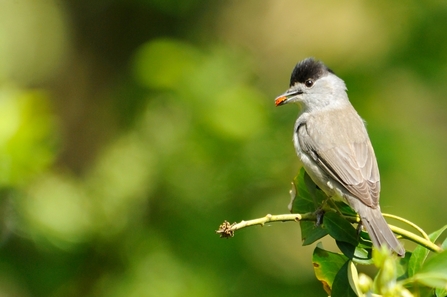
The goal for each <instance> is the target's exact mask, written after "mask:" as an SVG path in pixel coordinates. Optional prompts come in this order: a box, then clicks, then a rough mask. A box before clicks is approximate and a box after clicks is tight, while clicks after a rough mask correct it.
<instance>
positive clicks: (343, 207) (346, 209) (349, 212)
mask: <svg viewBox="0 0 447 297" xmlns="http://www.w3.org/2000/svg"><path fill="white" fill-rule="evenodd" d="M334 203H335V205H336V206H337V208H338V210H339V211H340V212H341V213H342V214H344V215H346V216H353V217H355V216H357V213H356V212H355V211H354V210H353V209H352V208H351V207H350V206H349V205H347V204H346V203H344V202H343V201H334Z"/></svg>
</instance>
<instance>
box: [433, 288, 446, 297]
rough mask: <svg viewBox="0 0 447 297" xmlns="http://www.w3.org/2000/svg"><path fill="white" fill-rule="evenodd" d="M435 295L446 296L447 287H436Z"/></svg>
mask: <svg viewBox="0 0 447 297" xmlns="http://www.w3.org/2000/svg"><path fill="white" fill-rule="evenodd" d="M435 296H436V297H445V296H447V289H439V288H438V289H436V290H435Z"/></svg>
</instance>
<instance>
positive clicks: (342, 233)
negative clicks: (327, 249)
mask: <svg viewBox="0 0 447 297" xmlns="http://www.w3.org/2000/svg"><path fill="white" fill-rule="evenodd" d="M323 224H324V226H325V228H326V229H327V230H328V232H329V235H331V236H332V237H333V238H334V239H335V240H338V241H344V242H347V243H350V244H351V245H353V246H357V244H358V240H357V231H356V230H355V228H354V227H353V226H352V225H351V223H349V222H348V221H347V220H346V219H345V218H344V217H342V216H341V215H340V214H338V213H335V212H328V213H326V214H325V215H324V218H323Z"/></svg>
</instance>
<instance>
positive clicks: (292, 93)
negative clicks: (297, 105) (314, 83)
mask: <svg viewBox="0 0 447 297" xmlns="http://www.w3.org/2000/svg"><path fill="white" fill-rule="evenodd" d="M301 94H303V91H302V90H301V89H300V88H298V89H289V90H287V91H286V92H285V93H283V94H281V95H279V96H278V97H276V99H275V105H276V106H280V105H284V104H286V103H289V101H290V100H291V99H293V98H295V97H296V96H299V95H301Z"/></svg>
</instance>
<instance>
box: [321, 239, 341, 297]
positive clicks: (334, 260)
mask: <svg viewBox="0 0 447 297" xmlns="http://www.w3.org/2000/svg"><path fill="white" fill-rule="evenodd" d="M347 260H348V258H347V257H345V256H344V255H342V254H337V253H333V252H329V251H326V250H324V249H323V248H322V247H321V244H318V246H317V247H316V248H315V250H314V253H313V256H312V263H313V266H314V271H315V276H316V277H317V279H318V280H319V281H320V282H321V283H322V284H323V288H324V290H325V291H326V293H328V295H331V291H332V284H333V283H334V279H335V277H336V275H337V273H338V271H339V270H340V268H342V266H343V265H344V264H345V263H346V261H347ZM345 275H346V273H345Z"/></svg>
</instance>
